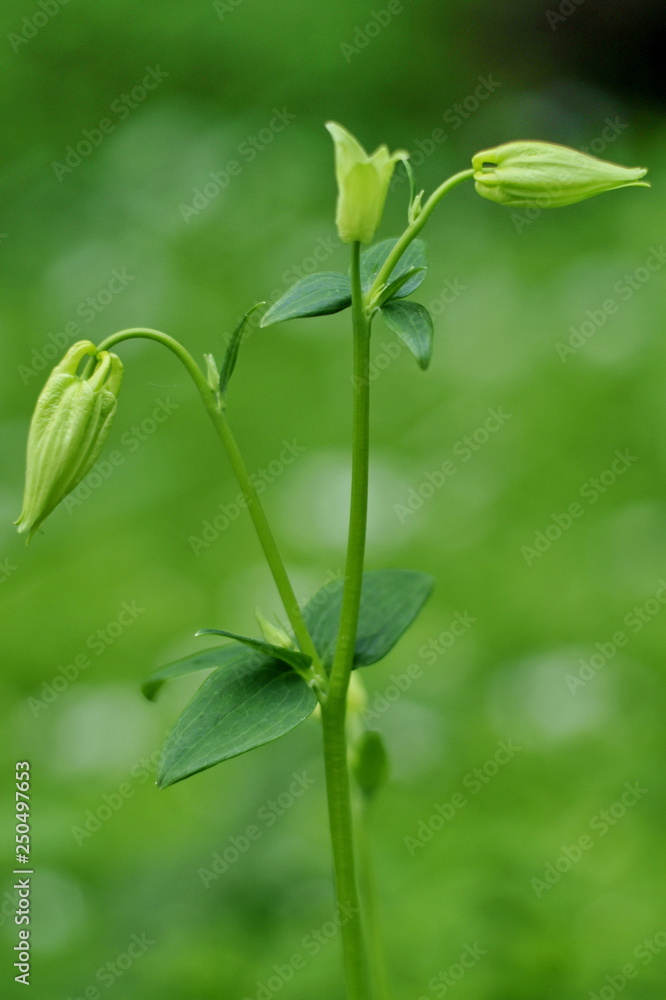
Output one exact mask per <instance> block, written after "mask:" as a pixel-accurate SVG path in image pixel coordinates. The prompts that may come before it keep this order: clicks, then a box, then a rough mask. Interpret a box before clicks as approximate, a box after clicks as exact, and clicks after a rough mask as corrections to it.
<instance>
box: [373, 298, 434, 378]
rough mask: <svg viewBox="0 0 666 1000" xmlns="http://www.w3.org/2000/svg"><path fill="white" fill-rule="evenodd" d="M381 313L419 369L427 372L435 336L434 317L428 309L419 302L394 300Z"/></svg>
mask: <svg viewBox="0 0 666 1000" xmlns="http://www.w3.org/2000/svg"><path fill="white" fill-rule="evenodd" d="M381 312H382V316H383V318H384V322H385V323H386V325H387V326H388V328H389V329H390V330H393V332H394V333H397V334H398V336H399V337H400V339H401V340H402V342H403V343H404V344H405V345H406V346H407V347H408V348H409V350H410V351H411V352H412V354H413V355H414V357H415V358H416V360H417V361H418V363H419V368H421V369H423V370H424V371H425V369H426V368H427V367H428V365H429V364H430V360H431V358H432V347H433V339H434V335H435V329H434V327H433V323H432V316H431V315H430V313H429V312H428V310H427V309H426V307H425V306H422V305H421V304H420V303H418V302H400V301H399V300H398V299H393V300H392V301H391V302H387V303H386V304H385V305H384V306H382V310H381Z"/></svg>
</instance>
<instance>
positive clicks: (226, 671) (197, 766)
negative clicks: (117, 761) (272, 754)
mask: <svg viewBox="0 0 666 1000" xmlns="http://www.w3.org/2000/svg"><path fill="white" fill-rule="evenodd" d="M316 704H317V698H316V696H315V694H314V692H313V690H312V688H311V687H309V685H308V684H307V683H306V682H305V681H304V680H303V678H302V677H300V676H299V675H298V674H297V673H296V672H295V671H294V670H293V669H292V668H291V667H289V666H287V665H286V664H284V663H282V662H281V661H279V660H276V659H271V658H270V657H268V656H265V657H264V656H262V657H261V658H260V659H258V658H257V656H256V654H255V653H253V652H251V651H250V650H248V651H247V652H239V655H238V657H237V658H236V659H235V660H231V659H230V660H229V662H227V663H225V664H224V665H223V666H221V667H219V668H218V669H217V670H216V671H215V673H213V674H211V676H210V677H208V678H207V680H205V681H204V683H203V684H202V685H201V687H200V688H199V690H198V691H197V693H196V694H195V695H194V698H193V699H192V701H191V702H190V703H189V705H188V706H187V708H186V709H185V711H184V712H183V714H182V715H181V716H180V718H179V719H178V722H177V723H176V725H175V726H174V728H173V730H172V731H171V733H170V734H169V737H168V739H167V741H166V743H165V745H164V750H163V751H162V758H161V761H160V765H159V770H158V775H157V783H158V785H159V786H160V788H165V787H166V786H167V785H173V784H174V783H175V782H177V781H182V780H183V778H188V777H190V775H192V774H197V773H198V772H199V771H203V770H205V769H206V768H209V767H212V766H213V765H214V764H219V763H220V761H223V760H228V759H229V758H230V757H237V756H238V755H239V754H242V753H245V752H246V751H247V750H252V749H253V748H254V747H259V746H263V744H264V743H270V742H271V741H272V740H275V739H277V738H278V737H279V736H283V735H284V734H285V733H288V732H289V731H290V730H291V729H294V728H295V727H296V726H298V725H300V723H301V722H303V721H304V720H305V719H307V717H308V716H309V715H310V714H311V712H312V711H313V710H314V708H315V706H316Z"/></svg>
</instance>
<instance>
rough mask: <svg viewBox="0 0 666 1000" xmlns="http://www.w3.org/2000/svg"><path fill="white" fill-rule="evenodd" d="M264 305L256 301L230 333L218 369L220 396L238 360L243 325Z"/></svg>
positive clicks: (243, 329) (224, 390)
mask: <svg viewBox="0 0 666 1000" xmlns="http://www.w3.org/2000/svg"><path fill="white" fill-rule="evenodd" d="M264 305H266V303H265V302H258V303H257V304H256V306H252V308H251V309H248V311H247V312H246V313H245V315H244V316H243V318H242V320H241V321H240V323H239V324H238V326H237V327H236V329H235V330H234V332H233V333H232V334H231V337H230V338H229V343H228V344H227V350H226V352H225V355H224V361H223V362H222V368H221V369H220V383H219V389H220V394H221V395H222V396H224V395H225V393H226V391H227V386H228V385H229V379H230V378H231V376H232V374H233V371H234V368H235V367H236V361H237V360H238V352H239V351H240V346H241V344H242V342H243V334H244V333H245V327H246V326H247V321H248V320H249V318H250V316H251V315H252V313H253V312H256V311H257V309H261V307H262V306H264Z"/></svg>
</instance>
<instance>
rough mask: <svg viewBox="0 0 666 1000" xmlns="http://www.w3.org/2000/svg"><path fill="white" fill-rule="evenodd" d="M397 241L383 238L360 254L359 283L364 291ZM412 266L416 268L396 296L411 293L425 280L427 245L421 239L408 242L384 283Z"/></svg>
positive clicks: (370, 285) (391, 280) (397, 276)
mask: <svg viewBox="0 0 666 1000" xmlns="http://www.w3.org/2000/svg"><path fill="white" fill-rule="evenodd" d="M397 242H398V241H397V239H393V240H383V241H382V242H381V243H377V244H375V246H374V247H370V249H369V250H366V251H364V253H362V254H361V284H362V285H363V291H364V292H368V291H370V288H371V287H372V285H373V284H374V281H375V278H376V277H377V275H378V274H379V272H380V271H381V269H382V265H383V264H384V263H385V261H386V259H387V258H388V255H389V254H390V253H391V251H392V250H393V247H394V246H395V245H396V243H397ZM413 268H417V269H418V270H416V271H415V273H414V274H413V275H412V277H411V278H410V279H409V281H407V282H406V283H405V284H404V285H403V286H402V287H401V288H400V289H399V295H398V298H401V299H404V298H406V297H407V296H408V295H411V294H412V292H415V291H416V289H417V288H418V287H419V285H421V284H423V282H424V280H425V276H426V273H427V270H428V247H427V246H426V244H425V243H424V242H423V240H413V241H412V242H411V243H410V244H409V246H408V247H407V249H406V250H405V252H404V254H403V255H402V257H401V258H400V260H399V261H398V263H397V264H396V266H395V267H394V268H393V270H392V271H391V273H390V275H389V277H388V281H387V282H386V284H387V285H389V284H391V283H392V282H393V281H395V279H396V278H399V277H400V276H401V275H402V274H404V273H405V271H411V270H412V269H413Z"/></svg>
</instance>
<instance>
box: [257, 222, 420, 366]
mask: <svg viewBox="0 0 666 1000" xmlns="http://www.w3.org/2000/svg"><path fill="white" fill-rule="evenodd" d="M397 242H398V241H397V240H395V239H392V240H384V241H383V242H382V243H377V244H376V245H375V246H373V247H370V249H368V250H366V251H364V253H363V254H362V255H361V284H362V286H363V291H364V292H366V293H367V292H369V291H370V288H371V287H372V285H373V284H374V281H375V279H376V278H377V275H378V274H379V272H380V270H381V268H382V266H383V264H384V263H385V261H386V260H387V258H388V256H389V254H390V253H391V251H392V250H393V248H394V247H395V245H396V243H397ZM427 270H428V250H427V247H426V244H425V243H424V242H423V240H414V241H413V242H412V243H410V244H409V246H408V247H407V249H406V251H405V253H404V254H403V255H402V257H401V258H400V260H399V261H398V263H397V264H396V266H395V267H394V268H393V271H392V272H391V274H390V276H389V280H388V282H387V284H386V286H385V287H384V289H383V290H382V291H381V292H380V295H379V298H378V300H377V306H378V307H379V309H380V311H381V314H382V316H383V317H384V320H385V322H386V325H387V326H388V327H389V329H390V330H392V331H393V332H394V333H396V334H397V335H398V336H399V337H400V339H401V340H402V341H403V343H404V344H405V345H406V346H407V347H408V348H409V350H410V351H411V352H412V354H413V355H414V357H415V358H416V360H417V361H418V363H419V366H420V368H422V369H425V368H427V367H428V365H429V364H430V359H431V357H432V344H433V334H434V329H433V323H432V318H431V316H430V313H429V312H428V310H427V309H426V308H425V306H422V305H420V304H419V303H418V302H405V301H403V300H404V299H405V298H406V297H407V296H408V295H411V294H412V292H414V291H416V289H417V288H418V287H419V286H420V285H421V284H422V282H423V281H424V279H425V276H426V272H427ZM351 300H352V292H351V282H350V279H349V278H348V277H347V275H344V274H339V273H337V272H336V271H322V272H321V273H319V274H310V275H308V276H307V277H305V278H301V280H300V281H297V282H296V284H295V285H292V287H291V288H290V289H289V290H288V291H287V292H285V294H284V295H283V296H282V298H280V299H278V301H277V302H275V303H274V304H273V305H272V306H271V307H270V309H268V311H267V312H266V313H265V315H264V317H263V319H262V321H261V325H262V326H271V325H272V324H273V323H281V322H283V321H284V320H287V319H300V318H303V317H306V316H327V315H330V314H331V313H336V312H340V311H341V310H343V309H347V308H349V306H350V305H351Z"/></svg>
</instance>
